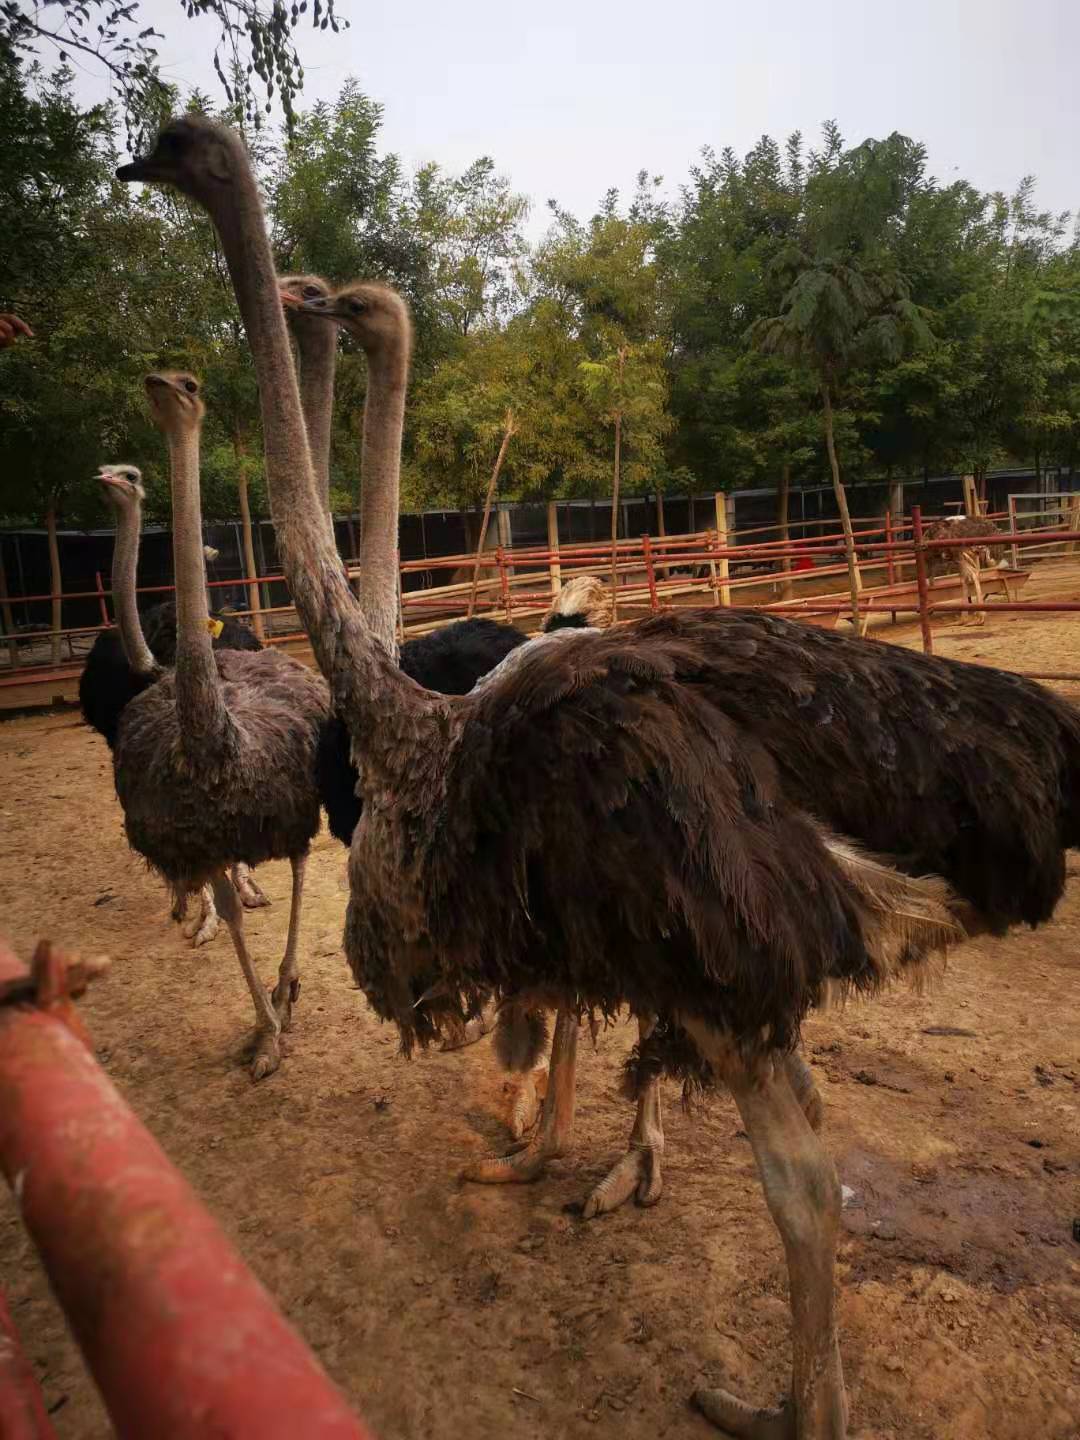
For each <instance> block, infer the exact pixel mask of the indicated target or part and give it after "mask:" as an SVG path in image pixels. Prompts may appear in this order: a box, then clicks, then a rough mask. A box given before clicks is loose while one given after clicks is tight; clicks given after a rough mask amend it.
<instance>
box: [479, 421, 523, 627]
mask: <svg viewBox="0 0 1080 1440" xmlns="http://www.w3.org/2000/svg"><path fill="white" fill-rule="evenodd" d="M513 434H514V412H513V411H512V410H507V412H506V420H505V423H504V425H503V436H502V443H501V444H500V446H499V453H498V455H496V456H495V465H494V468H493V469H492V472H491V479H490V480H489V481H488V488H487V495H485V497H484V518H483V519H482V520H481V522H480V539H479V540H478V541H477V542H476V559H475V560H474V561H473V572H472V590H471V591H470V593H469V618H470V619H472V613H473V611H474V610H475V609H476V587H477V586H478V585H479V583H480V556H481V555H482V554H483V550H484V541H485V540H486V539H487V532H488V521H489V520H490V519H491V505H492V501H493V500H494V499H495V489H496V487H497V485H498V483H499V471H500V470H501V469H502V467H503V461H504V460H505V459H506V452H507V450H508V449H509V447H510V440H511V438H512V436H513Z"/></svg>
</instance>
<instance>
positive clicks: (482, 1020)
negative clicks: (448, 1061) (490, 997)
mask: <svg viewBox="0 0 1080 1440" xmlns="http://www.w3.org/2000/svg"><path fill="white" fill-rule="evenodd" d="M494 1026H495V1006H494V1005H485V1006H484V1009H483V1011H482V1012H481V1014H479V1015H477V1016H476V1017H475V1018H474V1019H472V1020H467V1021H466V1022H465V1024H464V1025H460V1026H458V1027H456V1028H455V1029H453V1030H451V1032H450V1033H449V1034H448V1035H446V1036H445V1037H444V1039H443V1042H442V1044H441V1045H440V1046H439V1049H440V1050H442V1051H443V1052H445V1051H447V1050H464V1049H465V1047H466V1045H475V1044H476V1042H477V1041H478V1040H482V1039H483V1038H484V1036H485V1035H486V1034H487V1033H488V1032H489V1031H490V1030H492V1029H493V1028H494Z"/></svg>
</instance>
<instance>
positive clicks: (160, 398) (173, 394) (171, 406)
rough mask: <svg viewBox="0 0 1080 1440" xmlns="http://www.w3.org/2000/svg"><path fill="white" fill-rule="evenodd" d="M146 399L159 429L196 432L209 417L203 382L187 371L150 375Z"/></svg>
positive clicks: (166, 371)
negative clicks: (201, 396) (202, 391)
mask: <svg viewBox="0 0 1080 1440" xmlns="http://www.w3.org/2000/svg"><path fill="white" fill-rule="evenodd" d="M143 384H144V385H145V386H146V398H147V400H149V402H150V413H151V415H152V417H153V421H154V424H155V425H156V426H157V427H158V429H159V430H174V429H183V430H188V429H193V428H195V427H197V426H198V425H199V424H200V422H201V421H202V418H203V416H204V415H205V414H206V407H205V406H204V405H203V402H202V400H201V399H200V398H199V382H198V381H197V380H196V379H195V376H194V375H189V374H188V373H187V372H186V371H185V370H159V371H155V372H153V373H152V374H150V375H147V376H146V378H145V380H144V381H143Z"/></svg>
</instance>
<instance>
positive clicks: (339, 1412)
mask: <svg viewBox="0 0 1080 1440" xmlns="http://www.w3.org/2000/svg"><path fill="white" fill-rule="evenodd" d="M85 968H86V969H88V970H90V973H92V969H90V967H85ZM69 974H70V975H73V976H74V978H75V979H76V980H78V979H79V969H78V967H77V966H68V965H67V964H66V963H65V962H64V959H63V957H62V956H60V955H59V954H58V952H57V951H55V950H51V949H50V947H48V946H47V945H44V944H43V945H41V946H39V947H38V954H37V955H36V956H35V963H34V975H33V977H31V976H30V975H29V974H28V973H27V971H26V969H25V968H24V967H23V966H21V965H20V964H19V962H18V961H17V960H16V959H15V957H14V956H13V955H12V953H11V951H10V950H9V949H8V948H7V946H6V945H4V944H3V943H2V942H0V1095H2V1096H3V1104H2V1105H0V1168H2V1169H3V1171H4V1174H5V1175H6V1177H7V1179H8V1182H9V1183H10V1184H11V1186H12V1189H13V1190H14V1192H15V1195H16V1198H17V1199H18V1200H19V1203H20V1207H21V1210H22V1216H23V1220H24V1222H25V1224H26V1227H27V1229H28V1230H29V1232H30V1234H31V1236H32V1237H33V1239H34V1242H35V1244H36V1245H37V1248H38V1250H39V1251H40V1253H41V1256H42V1259H43V1260H44V1262H45V1268H46V1270H47V1271H48V1275H49V1280H50V1282H51V1283H52V1287H53V1289H54V1291H55V1292H56V1295H57V1298H58V1299H59V1301H60V1304H61V1305H62V1306H63V1308H64V1312H65V1314H66V1315H67V1319H68V1321H69V1323H70V1325H71V1328H72V1329H73V1331H74V1332H75V1336H76V1338H77V1340H78V1342H79V1345H80V1346H81V1348H82V1351H83V1354H84V1355H85V1357H86V1360H87V1363H88V1365H89V1367H90V1369H91V1371H92V1372H93V1375H94V1379H95V1380H96V1381H97V1384H98V1388H99V1389H100V1391H101V1394H102V1396H103V1398H104V1401H105V1404H106V1406H107V1408H108V1411H109V1414H110V1416H111V1417H112V1420H113V1424H114V1425H115V1427H116V1431H117V1434H118V1435H119V1436H120V1437H121V1440H149V1437H151V1436H152V1437H154V1440H209V1437H214V1440H299V1437H301V1436H302V1437H304V1440H369V1436H370V1432H368V1431H367V1430H365V1428H364V1427H363V1426H362V1425H361V1423H360V1421H359V1420H357V1418H356V1417H355V1416H354V1415H353V1414H352V1412H351V1411H350V1410H349V1408H348V1406H347V1405H346V1403H345V1400H344V1398H343V1397H342V1396H341V1394H340V1393H339V1392H338V1391H337V1389H336V1388H335V1387H334V1386H333V1384H332V1383H331V1382H330V1380H329V1379H328V1377H327V1376H326V1374H325V1373H324V1371H323V1370H322V1368H321V1367H320V1366H319V1364H318V1362H317V1361H316V1359H315V1357H314V1356H313V1355H312V1354H311V1352H310V1351H309V1350H308V1349H307V1347H306V1346H305V1345H304V1343H303V1342H302V1341H301V1340H300V1338H299V1337H298V1336H297V1335H296V1333H295V1332H294V1331H293V1330H292V1328H291V1327H290V1326H289V1325H288V1323H287V1322H286V1321H285V1319H284V1317H283V1316H282V1315H281V1312H280V1311H279V1310H278V1308H277V1306H276V1305H275V1304H274V1302H273V1301H272V1300H271V1299H270V1297H269V1295H267V1293H266V1291H265V1290H264V1289H263V1288H262V1286H261V1285H260V1284H259V1283H258V1281H257V1280H256V1279H255V1277H254V1276H253V1275H252V1274H251V1272H250V1271H249V1270H248V1268H247V1266H246V1265H245V1264H244V1262H243V1261H242V1260H241V1259H240V1257H239V1256H238V1255H237V1253H236V1251H235V1250H234V1249H233V1247H232V1245H231V1244H230V1243H229V1241H228V1240H227V1239H226V1238H225V1235H224V1234H223V1232H222V1231H221V1229H220V1227H219V1226H218V1225H217V1224H216V1222H215V1221H214V1220H212V1219H211V1217H210V1215H209V1214H208V1213H207V1212H206V1210H205V1209H204V1208H203V1206H202V1204H201V1203H200V1201H199V1199H198V1198H197V1197H196V1195H195V1193H194V1192H193V1191H192V1189H191V1188H190V1186H189V1185H188V1184H187V1183H186V1181H185V1180H184V1179H183V1178H182V1177H181V1175H180V1174H179V1172H178V1171H177V1170H175V1169H174V1168H173V1166H172V1165H171V1164H170V1163H169V1161H168V1159H167V1158H166V1156H165V1155H164V1154H163V1153H162V1151H161V1149H160V1148H159V1147H158V1145H157V1144H156V1143H155V1141H154V1140H153V1139H152V1138H151V1136H150V1135H149V1134H148V1132H147V1131H146V1130H145V1129H144V1128H143V1127H142V1125H141V1124H140V1123H139V1121H138V1120H137V1119H136V1117H135V1116H134V1115H133V1114H132V1112H131V1110H130V1109H129V1108H128V1106H127V1105H126V1104H125V1103H124V1101H123V1100H122V1099H121V1098H120V1096H119V1094H118V1093H117V1091H116V1090H115V1089H114V1088H113V1086H112V1084H111V1083H110V1081H109V1079H108V1078H107V1076H106V1075H105V1074H104V1073H103V1072H102V1070H101V1069H100V1068H99V1066H98V1065H97V1064H96V1062H95V1061H94V1060H93V1058H92V1056H91V1055H90V1054H89V1052H88V1050H87V1047H86V1045H85V1044H84V1043H83V1042H82V1040H81V1039H79V1038H77V1036H76V1035H75V1034H74V1033H72V1030H70V1029H69V1028H68V1026H67V1025H66V1024H65V1023H64V1022H63V1018H62V1015H63V1012H64V1010H65V1009H66V1007H67V1005H68V1002H67V999H66V995H65V991H66V990H67V988H68V985H67V978H68V976H69ZM6 1424H7V1416H6V1415H5V1414H3V1413H0V1432H2V1433H3V1434H4V1435H6V1434H7V1430H6V1428H5V1426H6ZM16 1433H18V1432H16ZM32 1433H33V1432H31V1434H32ZM45 1433H46V1434H47V1433H48V1432H45Z"/></svg>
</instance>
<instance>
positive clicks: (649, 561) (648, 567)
mask: <svg viewBox="0 0 1080 1440" xmlns="http://www.w3.org/2000/svg"><path fill="white" fill-rule="evenodd" d="M641 550H642V554H643V555H644V557H645V578H646V580H647V581H648V582H649V609H650V610H653V611H656V610H659V609H660V597H659V596H658V595H657V593H656V570H655V569H654V568H653V552H652V541H651V540H650V538H649V536H648V534H645V535H643V536H642V537H641Z"/></svg>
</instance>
